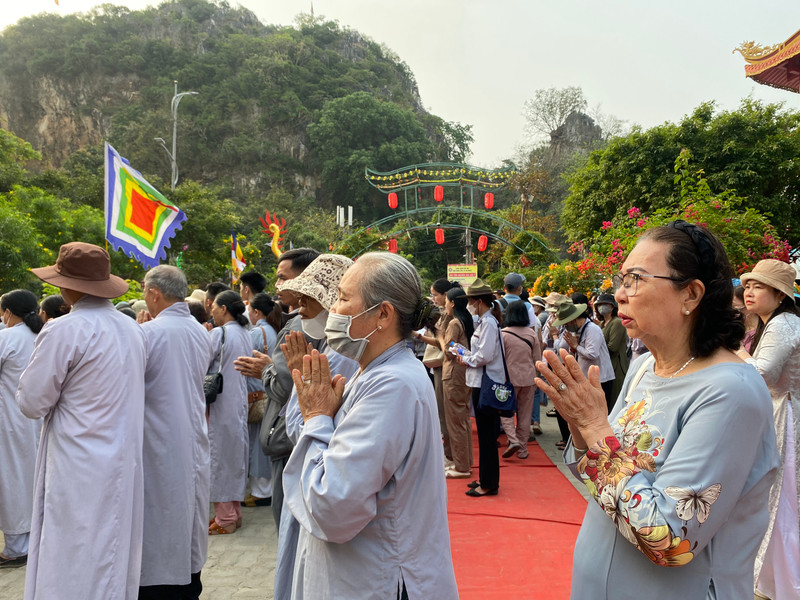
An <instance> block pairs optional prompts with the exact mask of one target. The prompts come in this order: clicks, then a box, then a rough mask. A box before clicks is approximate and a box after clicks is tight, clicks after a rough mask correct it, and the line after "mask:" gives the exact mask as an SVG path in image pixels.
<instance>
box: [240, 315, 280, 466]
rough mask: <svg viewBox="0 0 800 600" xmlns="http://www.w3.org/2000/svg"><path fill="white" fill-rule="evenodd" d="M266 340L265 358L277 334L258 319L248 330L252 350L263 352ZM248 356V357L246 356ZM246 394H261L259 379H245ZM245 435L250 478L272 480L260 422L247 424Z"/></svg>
mask: <svg viewBox="0 0 800 600" xmlns="http://www.w3.org/2000/svg"><path fill="white" fill-rule="evenodd" d="M265 337H266V339H267V352H266V354H267V356H272V351H273V350H274V349H275V346H276V345H277V343H278V334H277V333H276V332H275V330H274V329H273V328H272V326H271V325H270V324H269V323H267V320H266V319H259V321H258V323H256V324H255V326H254V327H253V328H252V329H251V330H250V342H251V344H252V345H253V350H258V351H259V352H264V338H265ZM248 356H249V355H248ZM245 380H246V381H247V393H248V394H249V393H250V392H263V391H264V383H263V382H262V381H261V378H260V377H246V378H245ZM247 435H248V438H249V439H248V442H249V468H248V470H247V472H248V475H250V477H262V478H264V479H271V478H272V461H271V460H270V458H269V456H267V455H266V454H264V451H263V450H262V449H261V442H260V441H259V437H260V436H261V421H259V422H258V423H248V424H247Z"/></svg>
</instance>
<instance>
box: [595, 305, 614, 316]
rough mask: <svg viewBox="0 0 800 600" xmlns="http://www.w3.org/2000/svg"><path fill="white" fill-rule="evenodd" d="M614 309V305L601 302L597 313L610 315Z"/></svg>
mask: <svg viewBox="0 0 800 600" xmlns="http://www.w3.org/2000/svg"><path fill="white" fill-rule="evenodd" d="M613 309H614V307H613V306H611V305H610V304H601V305H600V306H598V307H597V314H599V315H610V314H611V311H612V310H613Z"/></svg>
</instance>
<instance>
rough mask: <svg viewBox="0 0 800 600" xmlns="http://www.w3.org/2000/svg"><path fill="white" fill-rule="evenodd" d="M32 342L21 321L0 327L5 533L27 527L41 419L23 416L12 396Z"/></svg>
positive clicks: (0, 479) (1, 520)
mask: <svg viewBox="0 0 800 600" xmlns="http://www.w3.org/2000/svg"><path fill="white" fill-rule="evenodd" d="M35 341H36V334H35V333H33V331H31V330H30V328H29V327H28V326H27V325H25V324H24V323H17V324H16V325H14V326H13V327H7V328H5V329H3V330H0V531H2V532H3V533H5V534H6V535H21V534H24V533H28V532H29V531H30V530H31V514H32V512H33V474H34V472H35V471H36V450H37V448H38V446H39V434H40V433H41V431H42V420H41V419H29V418H27V417H26V416H25V415H23V414H22V413H21V412H20V410H19V406H17V401H16V399H15V397H16V394H17V386H18V385H19V378H20V375H22V372H23V371H24V370H25V367H27V366H28V361H29V360H30V358H31V354H32V353H33V344H34V342H35Z"/></svg>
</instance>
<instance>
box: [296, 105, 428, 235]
mask: <svg viewBox="0 0 800 600" xmlns="http://www.w3.org/2000/svg"><path fill="white" fill-rule="evenodd" d="M308 137H309V141H310V143H311V149H312V152H313V154H314V157H315V159H316V160H317V161H318V163H319V164H320V166H321V170H322V181H323V184H324V194H323V196H324V198H323V200H324V206H326V207H327V208H331V207H332V206H334V205H335V204H344V205H347V204H351V205H353V206H356V207H357V211H358V212H359V215H360V216H363V218H364V219H367V220H372V218H373V217H377V216H379V215H381V214H382V213H385V212H386V210H385V209H384V207H383V200H384V199H383V195H382V194H377V193H375V192H374V190H372V188H370V186H369V184H368V183H367V181H366V180H365V179H364V169H365V168H367V167H369V168H371V169H374V170H377V171H390V170H393V169H396V168H398V167H401V166H404V165H412V164H417V163H423V162H428V161H430V160H432V159H433V158H434V149H433V145H432V144H431V142H430V140H429V139H428V138H427V136H426V134H425V129H424V127H423V126H422V124H421V123H420V122H419V120H418V119H417V118H416V116H415V115H414V113H413V112H412V111H410V110H408V109H404V108H402V107H399V106H397V105H396V104H393V103H391V102H383V101H381V100H378V99H376V98H375V97H373V96H372V95H371V94H368V93H367V92H357V93H355V94H351V95H349V96H346V97H344V98H339V99H336V100H331V101H330V102H329V103H328V104H326V105H325V107H324V108H323V109H322V110H321V111H320V113H319V116H318V118H317V119H316V120H315V121H314V123H312V124H311V125H309V126H308Z"/></svg>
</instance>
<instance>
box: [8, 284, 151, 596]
mask: <svg viewBox="0 0 800 600" xmlns="http://www.w3.org/2000/svg"><path fill="white" fill-rule="evenodd" d="M146 360H147V340H146V339H145V336H144V332H143V331H142V329H141V327H140V326H139V325H137V324H136V322H135V321H134V320H133V319H131V318H130V317H127V316H126V315H124V314H122V313H120V312H118V311H117V310H115V309H114V306H113V305H112V304H111V302H110V301H108V300H103V299H101V298H96V297H93V296H84V297H83V298H81V299H80V300H79V301H78V302H77V303H75V306H74V307H73V308H72V312H70V313H69V314H68V315H65V316H63V317H60V318H58V319H53V320H51V321H48V322H47V324H46V325H45V326H44V328H43V329H42V331H41V333H40V334H39V336H38V337H37V339H36V345H35V347H34V351H33V356H32V357H31V362H30V364H29V365H28V368H27V369H26V370H25V372H24V373H23V374H22V377H21V379H20V383H19V390H18V391H17V403H18V404H19V407H20V409H21V410H22V412H23V413H24V414H25V415H26V416H28V417H30V418H32V419H36V418H40V417H45V421H44V427H43V430H42V439H41V443H40V447H39V454H38V456H37V459H36V482H35V489H34V501H33V522H32V527H31V539H30V549H29V551H28V568H27V573H26V578H25V600H77V599H78V598H80V599H81V600H95V599H96V600H118V599H124V600H135V599H136V598H137V597H138V593H139V569H140V566H141V559H142V555H141V552H142V550H141V548H142V518H143V514H142V506H143V500H144V498H143V484H142V423H143V417H144V368H145V362H146Z"/></svg>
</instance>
